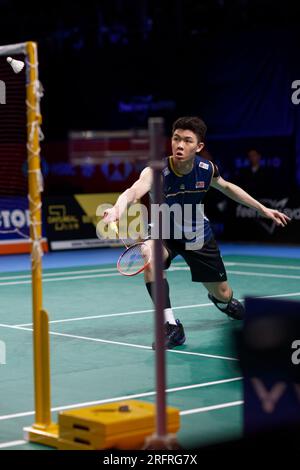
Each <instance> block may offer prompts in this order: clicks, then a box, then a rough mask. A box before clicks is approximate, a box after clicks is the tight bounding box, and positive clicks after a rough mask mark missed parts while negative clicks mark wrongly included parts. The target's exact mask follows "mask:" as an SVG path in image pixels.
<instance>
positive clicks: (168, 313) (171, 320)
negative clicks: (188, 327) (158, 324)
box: [164, 308, 176, 325]
mask: <svg viewBox="0 0 300 470" xmlns="http://www.w3.org/2000/svg"><path fill="white" fill-rule="evenodd" d="M164 317H165V323H167V321H168V322H169V323H170V325H176V320H175V317H174V313H173V310H172V309H171V308H165V309H164Z"/></svg>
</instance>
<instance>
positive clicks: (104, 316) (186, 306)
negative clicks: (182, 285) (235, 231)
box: [12, 302, 214, 326]
mask: <svg viewBox="0 0 300 470" xmlns="http://www.w3.org/2000/svg"><path fill="white" fill-rule="evenodd" d="M213 306H214V305H213V303H212V302H209V303H207V304H194V305H182V306H181V307H172V309H173V310H181V309H186V308H196V307H213ZM153 312H154V310H153V309H151V310H134V311H130V312H121V313H108V314H106V315H91V316H88V317H74V318H65V319H62V320H51V321H49V323H66V322H71V321H80V320H94V319H97V318H106V317H107V318H111V317H122V316H126V315H138V314H141V313H153ZM12 326H32V323H22V324H20V325H12Z"/></svg>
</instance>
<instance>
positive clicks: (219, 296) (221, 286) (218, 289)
mask: <svg viewBox="0 0 300 470" xmlns="http://www.w3.org/2000/svg"><path fill="white" fill-rule="evenodd" d="M203 285H204V287H205V288H206V289H207V290H208V292H209V293H208V298H209V299H210V300H211V301H212V302H213V303H214V304H215V306H216V307H217V308H218V309H219V310H221V312H223V313H226V315H228V316H229V317H231V318H234V319H235V320H242V319H243V318H244V306H243V304H242V303H241V302H240V301H239V300H237V299H235V298H234V297H233V291H232V289H231V287H230V285H229V284H228V282H227V281H225V282H203Z"/></svg>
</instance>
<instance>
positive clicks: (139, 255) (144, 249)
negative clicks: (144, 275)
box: [110, 222, 151, 276]
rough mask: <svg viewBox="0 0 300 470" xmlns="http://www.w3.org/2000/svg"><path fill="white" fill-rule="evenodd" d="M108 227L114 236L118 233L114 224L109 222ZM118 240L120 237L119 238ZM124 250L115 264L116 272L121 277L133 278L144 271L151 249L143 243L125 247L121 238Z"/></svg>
mask: <svg viewBox="0 0 300 470" xmlns="http://www.w3.org/2000/svg"><path fill="white" fill-rule="evenodd" d="M110 227H111V228H112V230H114V232H115V233H116V234H118V233H119V230H118V226H117V224H116V222H110ZM119 238H120V237H119ZM120 240H122V242H123V244H124V245H125V247H126V250H125V251H124V252H123V253H122V254H121V256H120V258H119V259H118V262H117V268H118V271H119V272H120V273H121V274H123V276H135V275H136V274H139V273H141V272H142V271H144V269H146V268H147V267H148V266H149V264H150V261H151V248H150V246H149V245H147V244H146V243H144V242H139V243H134V245H131V246H127V245H126V243H125V242H124V240H123V239H122V238H120Z"/></svg>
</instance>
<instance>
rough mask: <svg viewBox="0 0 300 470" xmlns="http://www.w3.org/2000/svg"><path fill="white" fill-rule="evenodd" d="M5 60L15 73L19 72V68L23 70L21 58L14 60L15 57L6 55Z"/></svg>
mask: <svg viewBox="0 0 300 470" xmlns="http://www.w3.org/2000/svg"><path fill="white" fill-rule="evenodd" d="M6 60H7V62H8V63H9V64H10V65H11V67H12V69H13V71H14V72H15V73H19V72H21V70H23V68H24V65H25V64H24V62H22V61H21V60H16V59H13V58H12V57H7V59H6Z"/></svg>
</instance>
